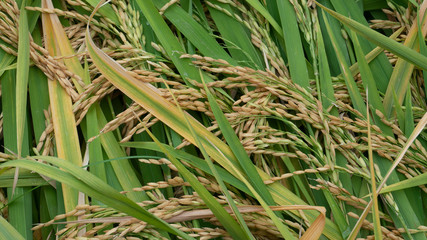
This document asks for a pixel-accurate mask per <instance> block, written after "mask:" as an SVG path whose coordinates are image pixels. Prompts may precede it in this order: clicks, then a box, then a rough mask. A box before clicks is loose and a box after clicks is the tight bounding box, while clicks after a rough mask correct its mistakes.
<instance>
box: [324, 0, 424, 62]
mask: <svg viewBox="0 0 427 240" xmlns="http://www.w3.org/2000/svg"><path fill="white" fill-rule="evenodd" d="M317 5H318V6H319V7H321V8H322V9H323V10H325V11H326V12H328V13H329V14H330V15H332V16H333V17H335V18H337V19H338V20H339V21H341V22H342V23H343V24H344V25H346V26H348V27H349V28H351V29H353V30H354V31H356V32H357V33H358V34H360V35H361V36H363V37H364V38H366V39H368V40H369V41H371V42H373V43H374V44H376V45H378V46H381V47H382V48H384V49H386V50H389V51H390V52H392V53H394V54H396V55H397V56H399V57H401V58H403V59H405V60H406V61H408V62H410V63H412V64H414V65H416V66H418V67H420V68H422V69H427V57H426V56H423V55H421V54H419V53H417V52H416V51H415V50H413V49H411V48H408V47H406V46H404V45H402V44H400V43H398V42H396V41H393V40H391V39H389V38H388V37H386V36H384V35H382V34H381V33H378V32H376V31H375V30H372V29H370V28H369V27H366V26H364V25H363V24H360V23H358V22H356V21H354V20H352V19H350V18H347V17H345V16H343V15H341V14H339V13H336V12H334V11H332V10H330V9H328V8H326V7H324V6H323V5H321V4H319V3H317Z"/></svg>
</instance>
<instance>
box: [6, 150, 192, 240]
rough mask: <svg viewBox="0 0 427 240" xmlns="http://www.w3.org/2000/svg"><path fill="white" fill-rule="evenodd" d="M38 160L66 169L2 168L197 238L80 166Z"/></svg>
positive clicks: (26, 164)
mask: <svg viewBox="0 0 427 240" xmlns="http://www.w3.org/2000/svg"><path fill="white" fill-rule="evenodd" d="M37 159H41V160H43V161H46V162H48V163H51V164H53V165H55V166H58V167H60V168H61V169H64V170H60V169H58V168H55V167H53V166H49V165H47V164H43V163H40V162H36V161H34V160H31V159H26V160H15V161H10V162H7V163H3V164H1V165H0V167H12V166H14V167H22V168H27V169H30V170H32V171H36V172H38V173H40V174H42V175H45V176H47V177H49V178H52V179H55V180H57V181H60V182H62V183H63V184H66V185H68V186H69V187H72V188H74V189H78V190H79V191H81V192H84V193H85V194H87V195H89V196H91V197H94V198H96V199H98V200H99V201H101V202H103V203H104V204H106V205H108V206H110V207H112V208H115V209H116V210H118V211H121V212H124V213H126V214H128V215H130V216H133V217H135V218H138V219H140V220H142V221H145V222H147V223H149V224H152V225H154V226H155V227H157V228H159V229H162V230H165V231H168V232H170V233H173V234H176V235H177V236H180V237H182V238H184V239H193V238H191V237H189V236H188V235H187V234H185V233H183V232H182V231H180V230H178V229H176V228H174V227H172V226H171V225H170V224H168V223H166V222H164V221H163V220H161V219H159V218H157V217H156V216H154V215H153V214H152V213H150V212H148V211H147V210H145V209H144V208H142V207H140V206H139V205H138V204H136V203H135V202H133V201H131V200H130V199H129V198H127V197H125V196H123V195H122V194H120V193H119V192H117V191H116V190H115V189H114V188H112V187H110V186H109V185H107V184H106V183H105V182H103V181H102V180H101V179H99V178H97V177H96V176H94V175H93V174H91V173H89V172H87V171H85V170H84V169H82V168H80V167H77V166H75V165H74V164H72V163H70V162H68V161H64V160H62V159H59V158H55V157H47V156H38V157H37Z"/></svg>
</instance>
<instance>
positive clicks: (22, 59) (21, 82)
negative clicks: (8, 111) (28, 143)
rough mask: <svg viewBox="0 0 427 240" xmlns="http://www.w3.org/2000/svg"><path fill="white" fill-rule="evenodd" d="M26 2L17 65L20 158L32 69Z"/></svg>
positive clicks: (20, 29) (20, 30) (17, 119)
mask: <svg viewBox="0 0 427 240" xmlns="http://www.w3.org/2000/svg"><path fill="white" fill-rule="evenodd" d="M25 2H26V1H24V2H23V3H22V5H21V10H20V15H19V29H18V30H19V40H18V60H17V65H16V129H17V133H16V139H17V141H18V143H17V146H18V153H17V154H18V157H21V154H22V142H23V137H24V128H25V122H26V120H27V96H28V94H27V93H28V73H29V68H30V37H29V31H28V20H27V10H25V6H26V4H25Z"/></svg>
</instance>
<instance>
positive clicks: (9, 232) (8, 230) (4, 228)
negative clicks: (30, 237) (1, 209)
mask: <svg viewBox="0 0 427 240" xmlns="http://www.w3.org/2000/svg"><path fill="white" fill-rule="evenodd" d="M0 239H16V240H25V238H24V237H23V236H22V235H21V234H19V233H18V232H17V231H16V229H15V228H14V227H12V225H10V223H8V222H7V221H6V220H5V219H4V218H3V217H2V216H0Z"/></svg>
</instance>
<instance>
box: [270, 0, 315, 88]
mask: <svg viewBox="0 0 427 240" xmlns="http://www.w3.org/2000/svg"><path fill="white" fill-rule="evenodd" d="M277 8H278V10H279V14H280V20H281V22H282V30H283V36H284V39H285V45H286V54H287V57H288V62H289V68H290V74H291V78H292V81H293V82H295V83H297V84H299V85H300V86H301V87H304V88H306V89H308V88H309V86H310V80H309V78H308V70H307V66H306V64H305V62H306V60H305V57H304V50H303V48H302V43H301V36H300V34H299V28H298V23H297V17H296V13H295V10H294V7H293V5H292V4H291V3H290V2H289V1H288V0H280V1H278V2H277Z"/></svg>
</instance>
